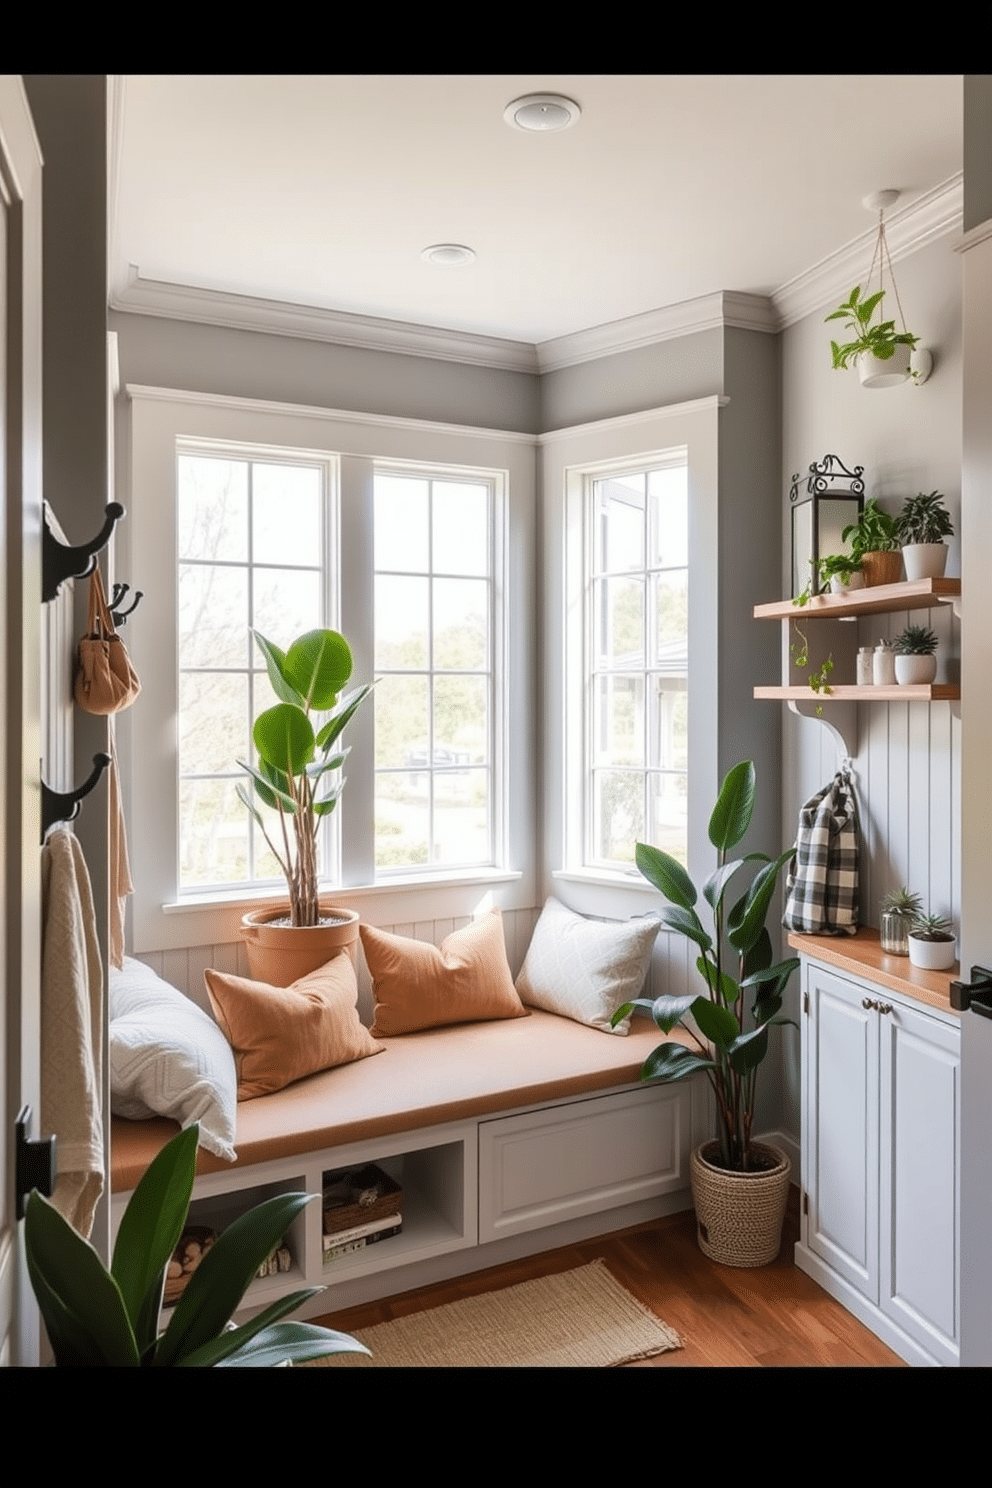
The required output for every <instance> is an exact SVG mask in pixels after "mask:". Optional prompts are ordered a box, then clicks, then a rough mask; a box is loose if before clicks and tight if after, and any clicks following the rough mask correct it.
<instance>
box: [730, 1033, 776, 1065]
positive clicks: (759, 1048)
mask: <svg viewBox="0 0 992 1488" xmlns="http://www.w3.org/2000/svg"><path fill="white" fill-rule="evenodd" d="M727 1053H728V1056H729V1058H730V1065H731V1068H732V1069H733V1070H735V1071H736V1072H737V1074H739V1075H746V1074H747V1073H748V1071H749V1070H753V1069H757V1068H758V1065H759V1064H760V1063H761V1061H762V1060H763V1059H764V1057H765V1055H766V1054H767V1053H768V1028H767V1025H764V1024H763V1025H762V1026H761V1027H760V1028H752V1029H751V1031H750V1033H742V1034H741V1036H740V1038H738V1039H735V1041H734V1043H733V1045H732V1046H731V1048H730V1049H728V1051H727Z"/></svg>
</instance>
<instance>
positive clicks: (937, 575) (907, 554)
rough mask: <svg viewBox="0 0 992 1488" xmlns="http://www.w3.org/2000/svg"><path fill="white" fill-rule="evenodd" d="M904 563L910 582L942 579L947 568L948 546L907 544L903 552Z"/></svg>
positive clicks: (939, 544) (938, 543)
mask: <svg viewBox="0 0 992 1488" xmlns="http://www.w3.org/2000/svg"><path fill="white" fill-rule="evenodd" d="M902 561H903V563H905V565H906V577H907V579H909V580H910V582H912V580H913V579H942V578H943V577H944V569H945V568H946V567H947V544H946V543H942V542H935V543H907V544H906V546H905V547H904V548H903V550H902Z"/></svg>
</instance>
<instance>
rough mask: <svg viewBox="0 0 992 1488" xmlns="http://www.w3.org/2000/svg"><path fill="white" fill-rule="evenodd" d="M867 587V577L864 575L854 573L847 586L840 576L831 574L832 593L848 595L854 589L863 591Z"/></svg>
mask: <svg viewBox="0 0 992 1488" xmlns="http://www.w3.org/2000/svg"><path fill="white" fill-rule="evenodd" d="M864 587H865V576H864V574H863V573H852V575H851V577H850V578H849V579H848V581H847V583H846V584H845V583H844V581H843V579H842V578H841V576H840V574H831V576H830V593H831V594H848V593H849V592H850V591H851V590H852V589H863V588H864Z"/></svg>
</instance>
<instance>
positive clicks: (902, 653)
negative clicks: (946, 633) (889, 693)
mask: <svg viewBox="0 0 992 1488" xmlns="http://www.w3.org/2000/svg"><path fill="white" fill-rule="evenodd" d="M893 649H894V650H895V653H896V656H895V662H896V681H897V682H898V683H899V684H900V685H901V686H903V687H905V686H912V685H913V684H914V683H920V682H932V681H933V679H934V677H935V676H936V675H937V657H936V655H935V654H934V653H935V652H936V650H937V637H936V636H935V635H934V633H933V631H932V630H928V629H927V627H926V626H925V625H907V626H906V629H905V630H904V631H902V632H901V633H900V634H899V635H897V636H896V638H895V641H894V642H893Z"/></svg>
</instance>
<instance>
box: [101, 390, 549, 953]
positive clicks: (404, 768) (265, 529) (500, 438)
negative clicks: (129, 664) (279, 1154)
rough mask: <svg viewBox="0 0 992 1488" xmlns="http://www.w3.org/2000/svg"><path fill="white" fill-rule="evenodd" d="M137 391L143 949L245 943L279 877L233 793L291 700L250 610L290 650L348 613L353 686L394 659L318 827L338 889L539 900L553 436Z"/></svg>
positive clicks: (129, 743) (131, 639) (359, 896)
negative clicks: (544, 612)
mask: <svg viewBox="0 0 992 1488" xmlns="http://www.w3.org/2000/svg"><path fill="white" fill-rule="evenodd" d="M128 398H129V416H130V439H129V448H130V469H129V472H128V478H127V481H126V482H124V481H122V482H121V488H122V499H124V500H125V502H126V504H127V506H128V512H129V520H128V521H127V522H126V523H123V524H121V525H122V529H123V528H126V529H127V530H126V531H123V530H122V532H121V533H120V535H119V538H118V544H117V562H118V564H119V565H120V570H121V572H123V573H126V574H128V575H130V576H133V582H134V583H135V584H136V585H137V587H139V588H142V589H143V591H144V599H143V601H142V605H141V609H140V620H139V619H136V620H135V622H134V625H133V634H132V630H131V629H129V630H128V634H127V641H128V650H129V653H130V654H131V656H132V659H133V660H134V663H135V667H136V669H137V671H138V674H139V676H140V677H141V680H142V694H141V699H140V707H135V708H132V709H129V710H127V712H126V713H124V714H122V715H121V717H120V720H119V722H118V756H119V758H120V761H121V775H122V781H123V788H124V799H125V811H126V813H127V826H128V848H129V852H130V858H131V870H132V878H133V880H134V883H135V893H134V895H133V897H132V899H131V902H130V915H131V925H132V930H133V938H132V940H131V946H132V948H133V949H134V951H136V952H138V953H143V952H146V951H156V950H162V951H166V950H171V949H176V950H177V953H179V954H185V951H186V950H187V949H188V948H190V947H195V946H210V947H221V946H224V947H227V948H228V949H227V950H226V951H225V952H224V954H226V955H228V956H230V955H231V954H233V953H232V952H231V950H230V947H231V945H232V943H233V942H235V941H236V940H237V939H238V935H239V928H240V916H241V914H242V913H243V910H244V908H245V907H250V906H251V905H252V904H253V903H254V902H255V901H256V900H257V899H258V898H260V897H271V898H272V899H278V898H279V897H280V896H281V894H282V892H283V880H282V877H281V874H280V873H279V869H278V866H277V864H276V863H275V862H274V861H273V859H272V856H271V854H270V853H269V851H268V848H267V845H266V843H265V840H264V837H263V836H262V834H261V832H260V831H258V830H257V828H256V827H255V825H254V823H253V822H252V821H251V818H250V816H249V814H248V812H247V811H246V810H245V808H244V807H243V806H242V804H241V802H240V801H239V800H238V797H237V787H238V785H239V784H240V783H241V781H242V778H243V776H242V772H241V771H240V770H239V768H238V765H237V761H238V759H239V758H240V759H247V758H249V757H250V756H251V754H252V752H253V751H252V744H251V732H252V727H253V724H254V720H255V719H256V718H257V717H258V714H259V713H260V712H261V711H262V710H264V709H265V708H266V707H268V706H269V705H270V704H271V702H273V701H274V699H273V696H272V693H271V691H270V685H269V681H268V674H267V671H266V669H265V667H264V665H263V662H262V656H261V653H260V652H259V651H258V648H257V647H256V646H255V645H254V642H253V641H252V639H251V635H250V632H251V630H252V629H253V628H254V629H257V630H259V631H261V633H262V634H263V635H266V636H268V637H269V638H270V639H271V640H273V641H274V642H275V643H276V644H277V645H281V646H285V645H286V644H287V643H288V642H289V641H291V640H292V639H293V638H294V637H295V636H296V635H299V634H300V633H302V632H303V631H305V630H307V629H310V628H313V627H314V626H320V625H326V626H330V627H332V628H334V629H338V630H340V631H341V632H342V633H343V634H344V635H345V636H347V638H348V641H349V642H350V644H351V649H352V654H353V656H354V672H353V682H354V685H356V686H357V685H358V684H360V683H362V682H365V681H369V680H371V679H373V678H376V677H378V678H381V684H380V687H377V688H376V689H375V692H374V693H373V695H372V699H371V700H370V702H369V703H367V704H366V705H365V706H364V707H362V708H360V709H359V711H358V713H357V714H356V716H355V717H354V718H353V719H352V721H351V722H350V723H349V725H348V729H347V733H346V735H345V743H346V744H347V745H349V746H350V753H349V755H348V758H347V761H346V764H345V766H344V773H345V775H346V776H347V787H346V789H345V791H344V795H343V797H342V800H341V804H340V806H339V807H338V809H337V810H336V811H335V812H334V813H333V814H332V815H331V816H329V817H328V818H327V819H326V820H325V823H324V825H323V827H322V829H321V837H322V838H323V839H324V841H323V851H324V861H323V863H322V878H323V881H324V883H325V884H326V885H327V886H328V887H330V888H333V889H334V890H335V892H336V893H340V894H341V896H342V902H343V903H348V904H349V905H350V906H351V907H353V908H355V909H357V910H358V911H359V913H362V914H367V915H369V916H370V918H373V919H374V918H375V916H376V913H377V910H376V908H375V904H376V898H377V897H378V896H379V895H380V894H388V895H389V896H390V897H389V905H390V908H389V923H391V924H397V925H398V924H405V923H407V922H408V921H409V923H411V924H416V923H419V922H420V921H421V920H423V919H424V917H425V916H426V918H427V919H429V920H431V921H435V920H447V919H451V920H456V919H460V918H461V917H463V916H466V915H471V914H473V913H476V912H477V911H478V909H479V907H480V906H481V905H483V904H485V903H487V902H495V903H498V904H499V905H500V907H501V908H518V907H519V908H529V907H530V906H531V905H533V904H534V903H535V902H536V894H537V889H536V887H535V884H536V877H537V867H536V865H537V863H538V850H537V832H538V808H537V770H538V763H537V759H536V757H535V750H534V734H535V709H536V696H537V686H536V670H537V639H536V565H535V558H534V554H535V528H536V520H537V504H536V500H535V466H534V448H535V441H534V439H533V438H532V437H531V436H526V435H517V434H503V433H500V432H498V431H490V430H485V429H462V428H459V427H456V426H449V425H441V424H426V423H421V422H419V421H417V420H414V419H403V418H392V417H385V416H381V415H372V414H346V413H341V412H333V411H329V410H325V409H319V408H304V407H290V406H288V405H280V404H273V403H261V402H254V401H252V400H249V399H238V398H223V397H218V396H215V395H209V394H196V393H176V392H173V391H171V390H169V389H157V388H129V389H128ZM146 576H147V577H146ZM508 595H512V605H511V604H509V603H508ZM509 685H512V689H513V693H512V699H511V697H510V695H509ZM210 954H214V952H213V951H212V952H211V953H210ZM232 964H233V963H232Z"/></svg>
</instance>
